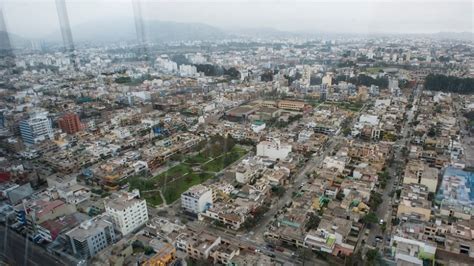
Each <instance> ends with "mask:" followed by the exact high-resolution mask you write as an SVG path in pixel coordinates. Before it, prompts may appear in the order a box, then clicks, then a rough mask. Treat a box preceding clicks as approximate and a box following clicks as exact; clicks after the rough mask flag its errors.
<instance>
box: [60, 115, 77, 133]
mask: <svg viewBox="0 0 474 266" xmlns="http://www.w3.org/2000/svg"><path fill="white" fill-rule="evenodd" d="M58 122H59V128H61V130H62V131H64V132H66V133H68V134H74V133H76V132H79V131H81V130H82V128H83V126H82V124H81V120H80V119H79V116H78V115H77V114H72V113H69V114H65V115H63V116H62V117H61V118H60V119H59V120H58Z"/></svg>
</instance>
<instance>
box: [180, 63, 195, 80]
mask: <svg viewBox="0 0 474 266" xmlns="http://www.w3.org/2000/svg"><path fill="white" fill-rule="evenodd" d="M196 74H197V69H196V67H195V66H192V65H180V66H179V75H180V76H181V77H193V76H195V75H196Z"/></svg>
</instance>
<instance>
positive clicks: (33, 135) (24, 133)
mask: <svg viewBox="0 0 474 266" xmlns="http://www.w3.org/2000/svg"><path fill="white" fill-rule="evenodd" d="M20 132H21V138H22V139H23V142H24V143H26V144H36V143H38V142H41V141H43V140H45V139H52V138H53V129H52V127H51V121H50V120H49V118H48V117H47V113H40V114H36V115H34V116H32V117H30V118H29V119H27V120H23V121H21V122H20Z"/></svg>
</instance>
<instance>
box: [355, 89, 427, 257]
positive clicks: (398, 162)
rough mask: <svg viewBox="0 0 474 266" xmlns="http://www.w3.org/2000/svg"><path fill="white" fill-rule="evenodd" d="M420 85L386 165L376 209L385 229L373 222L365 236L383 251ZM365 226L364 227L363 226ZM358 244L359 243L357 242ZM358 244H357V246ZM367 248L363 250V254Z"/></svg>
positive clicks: (367, 241) (368, 241)
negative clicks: (391, 194) (390, 158)
mask: <svg viewBox="0 0 474 266" xmlns="http://www.w3.org/2000/svg"><path fill="white" fill-rule="evenodd" d="M421 89H422V87H421V85H419V86H418V87H417V89H416V90H415V92H414V94H415V95H414V96H415V97H414V100H413V107H412V109H411V110H408V111H407V119H406V120H405V123H404V124H403V127H402V129H401V131H402V132H401V133H402V138H401V139H399V140H397V141H396V142H395V145H394V153H393V158H394V160H393V163H392V164H391V165H390V166H389V167H388V169H387V171H388V173H389V176H390V178H389V180H388V181H387V185H386V187H385V189H384V190H383V191H382V199H383V201H382V203H381V204H380V206H379V207H378V208H377V210H376V212H375V213H376V215H377V217H378V218H379V219H383V220H384V221H385V222H386V223H387V224H386V231H385V232H382V229H381V226H380V225H379V224H378V223H377V224H373V225H372V226H371V228H370V232H369V235H368V237H367V240H366V243H367V244H368V245H372V246H373V244H374V243H375V247H378V248H379V250H381V251H383V250H384V248H385V244H386V243H387V241H388V237H389V236H390V235H391V221H392V203H393V202H394V198H395V195H394V196H392V197H390V195H389V194H390V192H392V191H394V190H396V188H395V187H394V184H395V181H398V182H399V183H401V178H402V177H401V176H398V173H397V172H398V171H397V170H398V169H399V168H401V169H404V165H405V156H404V155H403V152H402V150H403V147H406V148H409V147H408V144H409V143H410V136H411V131H412V128H411V125H410V124H411V122H412V120H413V118H414V116H415V112H416V108H417V103H418V100H419V96H420V93H421ZM364 228H365V227H364ZM376 236H381V237H382V238H383V240H382V241H381V242H376V241H375V238H376ZM359 244H360V243H359ZM359 247H360V246H359V245H358V246H357V248H359ZM366 251H367V250H363V254H365V252H366Z"/></svg>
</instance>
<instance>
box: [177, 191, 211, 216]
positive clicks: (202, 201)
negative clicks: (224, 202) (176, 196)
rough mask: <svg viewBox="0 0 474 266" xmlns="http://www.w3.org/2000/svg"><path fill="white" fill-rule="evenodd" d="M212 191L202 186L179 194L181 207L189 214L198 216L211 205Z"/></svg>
mask: <svg viewBox="0 0 474 266" xmlns="http://www.w3.org/2000/svg"><path fill="white" fill-rule="evenodd" d="M212 203H213V202H212V190H211V189H210V188H208V187H205V186H203V185H196V186H193V187H191V188H189V189H188V190H187V191H186V192H184V193H183V194H181V207H182V208H183V209H184V210H185V211H187V212H190V213H194V214H198V213H202V212H204V211H206V210H207V209H209V207H210V206H211V205H212Z"/></svg>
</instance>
